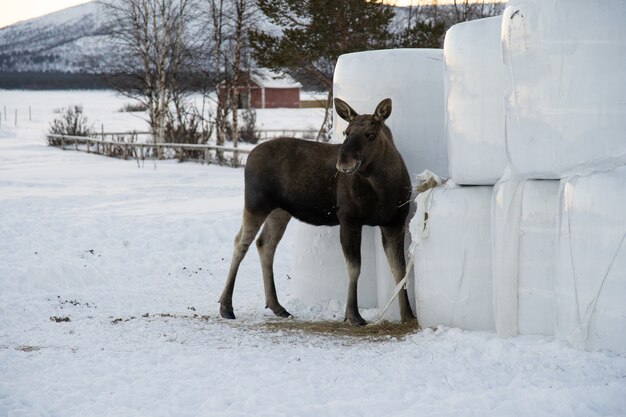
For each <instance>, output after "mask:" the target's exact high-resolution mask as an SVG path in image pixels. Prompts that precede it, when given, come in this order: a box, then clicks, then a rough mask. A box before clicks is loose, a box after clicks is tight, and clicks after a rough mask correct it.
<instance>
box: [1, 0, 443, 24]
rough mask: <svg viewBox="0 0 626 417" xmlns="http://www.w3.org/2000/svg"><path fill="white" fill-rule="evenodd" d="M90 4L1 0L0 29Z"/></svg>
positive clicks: (402, 0) (403, 0) (405, 1)
mask: <svg viewBox="0 0 626 417" xmlns="http://www.w3.org/2000/svg"><path fill="white" fill-rule="evenodd" d="M418 1H419V0H388V2H389V3H395V4H397V5H398V6H405V5H409V4H410V3H411V2H413V3H414V4H415V3H418ZM422 1H423V0H422ZM88 2H89V0H0V28H3V27H5V26H9V25H12V24H13V23H16V22H19V21H21V20H26V19H32V18H34V17H39V16H43V15H46V14H48V13H52V12H56V11H57V10H62V9H65V8H67V7H71V6H76V5H77V4H82V3H88ZM444 2H445V0H443V1H442V0H440V1H439V3H444Z"/></svg>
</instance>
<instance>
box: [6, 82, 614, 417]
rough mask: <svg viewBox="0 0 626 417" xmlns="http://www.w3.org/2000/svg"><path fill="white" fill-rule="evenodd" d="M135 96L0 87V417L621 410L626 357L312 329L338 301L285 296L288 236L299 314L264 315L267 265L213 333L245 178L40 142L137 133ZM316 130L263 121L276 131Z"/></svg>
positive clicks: (443, 334)
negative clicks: (64, 119) (129, 107)
mask: <svg viewBox="0 0 626 417" xmlns="http://www.w3.org/2000/svg"><path fill="white" fill-rule="evenodd" d="M126 102H127V100H125V99H122V98H119V97H116V96H115V95H114V94H112V93H110V92H74V91H71V92H69V91H68V92H16V91H0V111H3V107H4V106H6V107H7V120H6V121H5V120H4V114H2V116H3V119H2V125H1V126H0V416H16V417H17V416H20V417H21V416H61V417H69V416H81V417H82V416H146V417H148V416H150V417H153V416H248V415H257V416H280V415H285V416H382V415H385V416H399V415H405V416H455V417H457V416H533V417H536V416H568V417H569V416H609V415H611V416H623V415H626V356H625V355H618V354H614V353H609V352H582V351H578V350H574V349H571V348H569V347H568V346H566V345H564V344H562V343H559V342H555V341H553V340H552V339H551V338H545V337H528V336H527V337H516V338H511V339H500V338H497V337H496V336H495V335H493V334H489V333H478V332H466V331H462V330H458V329H448V328H438V329H434V330H433V329H426V330H424V331H420V332H417V331H414V332H409V334H408V335H406V336H405V337H402V338H399V339H398V338H395V337H379V336H378V337H369V336H363V335H360V333H359V334H357V333H358V332H356V331H354V332H353V331H352V330H351V329H349V328H348V329H345V328H342V327H341V326H335V327H334V330H338V329H339V330H341V331H340V332H328V333H323V332H317V331H315V332H312V331H308V330H307V329H308V328H309V326H306V324H308V323H310V322H312V321H320V322H321V321H328V320H331V321H332V320H334V321H340V319H341V318H342V317H343V312H342V310H343V306H342V305H341V303H342V302H343V300H339V301H338V302H333V303H330V304H329V305H322V306H307V305H304V304H303V303H302V302H300V301H299V300H297V299H295V297H293V296H292V295H291V294H292V289H291V285H292V282H293V280H296V279H297V278H298V277H296V276H293V273H291V255H292V244H291V243H292V240H293V236H292V234H291V233H290V231H289V230H288V232H287V235H286V237H285V238H284V241H283V242H282V243H281V246H279V250H278V254H277V259H276V275H277V277H276V279H277V287H278V294H279V297H280V299H281V301H282V302H283V304H284V305H285V307H286V308H287V309H288V310H289V311H290V312H291V313H293V314H294V315H295V316H296V319H295V320H294V321H289V322H288V324H289V325H288V326H287V325H281V323H282V322H281V321H279V320H278V319H275V318H274V317H273V316H272V315H271V314H270V313H269V312H268V311H267V310H264V309H263V307H264V302H263V290H262V282H261V277H260V269H259V264H258V257H257V256H256V253H255V251H250V253H249V255H248V257H247V258H246V260H245V261H244V262H243V264H242V267H241V271H240V274H239V278H238V281H237V286H236V290H235V299H234V303H235V310H236V314H237V316H238V319H237V320H236V321H224V320H222V319H220V318H219V317H218V314H217V310H218V304H217V300H218V297H219V294H220V292H221V289H222V285H223V283H224V280H225V276H226V271H227V268H228V265H229V261H230V255H231V246H232V240H233V237H234V235H235V233H236V232H237V230H238V227H239V222H240V216H241V207H242V202H243V194H242V193H243V170H241V169H231V168H226V167H218V166H207V165H198V164H193V163H185V164H180V163H177V162H171V161H164V162H157V163H152V162H146V164H145V165H144V167H143V168H139V167H138V166H137V162H136V161H121V160H117V159H109V158H105V157H101V156H95V155H91V154H85V153H77V152H73V151H60V150H58V149H54V148H50V147H47V146H46V143H45V139H44V137H43V133H44V131H45V129H46V128H47V125H48V122H49V121H50V120H51V119H52V118H53V117H54V116H55V114H54V112H53V110H54V109H55V108H59V107H63V106H68V105H71V104H78V103H82V104H83V106H84V110H85V113H86V115H87V116H88V117H89V119H90V120H91V121H92V122H94V123H95V124H96V126H99V125H100V124H101V123H103V124H104V125H105V130H109V131H110V130H129V129H143V128H144V125H143V122H142V121H141V120H140V119H138V118H137V117H136V116H133V115H130V114H127V113H119V112H117V110H119V108H121V107H122V106H123V104H124V103H126ZM29 105H30V106H31V111H32V121H31V122H29V121H28V106H29ZM15 108H18V119H19V120H18V126H17V127H15V126H14V109H15ZM320 118H321V114H319V112H318V113H316V111H315V110H289V111H287V110H273V111H267V112H265V113H261V114H259V121H260V123H263V124H264V125H265V128H274V127H276V128H285V129H287V128H311V127H312V128H314V127H316V126H317V124H318V122H319V120H320ZM270 125H271V126H270ZM377 314H378V312H377V311H376V310H368V311H365V312H364V315H365V316H366V318H370V319H375V318H376V317H377ZM299 324H302V326H300V325H299ZM300 327H301V328H302V330H298V329H299V328H300ZM328 327H333V326H328ZM351 333H354V335H351Z"/></svg>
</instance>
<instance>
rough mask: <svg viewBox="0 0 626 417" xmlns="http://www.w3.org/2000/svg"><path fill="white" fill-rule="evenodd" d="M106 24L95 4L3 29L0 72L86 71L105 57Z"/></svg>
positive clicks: (86, 4) (0, 32) (68, 9)
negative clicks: (92, 62) (94, 62)
mask: <svg viewBox="0 0 626 417" xmlns="http://www.w3.org/2000/svg"><path fill="white" fill-rule="evenodd" d="M106 23H107V19H106V14H105V13H103V6H102V5H100V4H98V3H97V2H95V1H92V2H89V3H85V4H81V5H79V6H74V7H70V8H67V9H64V10H61V11H58V12H55V13H51V14H48V15H46V16H42V17H39V18H35V19H30V20H26V21H23V22H19V23H16V24H14V25H11V26H7V27H5V28H2V29H0V71H36V72H41V71H63V72H83V71H87V72H88V71H89V70H90V68H91V67H92V65H91V60H92V59H98V58H100V57H102V56H104V55H105V54H106V52H107V48H108V46H107V44H106V42H103V40H104V36H103V33H104V27H105V25H106Z"/></svg>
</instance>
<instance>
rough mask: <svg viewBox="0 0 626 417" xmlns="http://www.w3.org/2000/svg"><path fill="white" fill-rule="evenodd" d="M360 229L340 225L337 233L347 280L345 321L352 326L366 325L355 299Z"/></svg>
mask: <svg viewBox="0 0 626 417" xmlns="http://www.w3.org/2000/svg"><path fill="white" fill-rule="evenodd" d="M361 229H362V227H361V226H360V225H352V224H343V223H342V224H341V227H340V232H339V233H340V239H341V248H342V249H343V256H344V258H345V260H346V268H347V270H348V279H349V284H348V301H347V303H346V316H345V320H347V321H348V322H349V323H350V324H351V325H353V326H364V325H366V324H367V322H366V321H365V320H363V317H361V314H360V313H359V302H358V298H357V289H358V282H359V275H360V274H361Z"/></svg>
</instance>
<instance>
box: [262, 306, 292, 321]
mask: <svg viewBox="0 0 626 417" xmlns="http://www.w3.org/2000/svg"><path fill="white" fill-rule="evenodd" d="M265 308H270V307H267V306H266V307H265ZM271 310H272V312H273V313H274V315H276V316H277V317H281V318H283V319H288V318H290V317H293V316H292V315H291V313H290V312H288V311H287V310H285V308H284V307H282V306H281V307H279V308H277V309H273V308H272V309H271Z"/></svg>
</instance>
